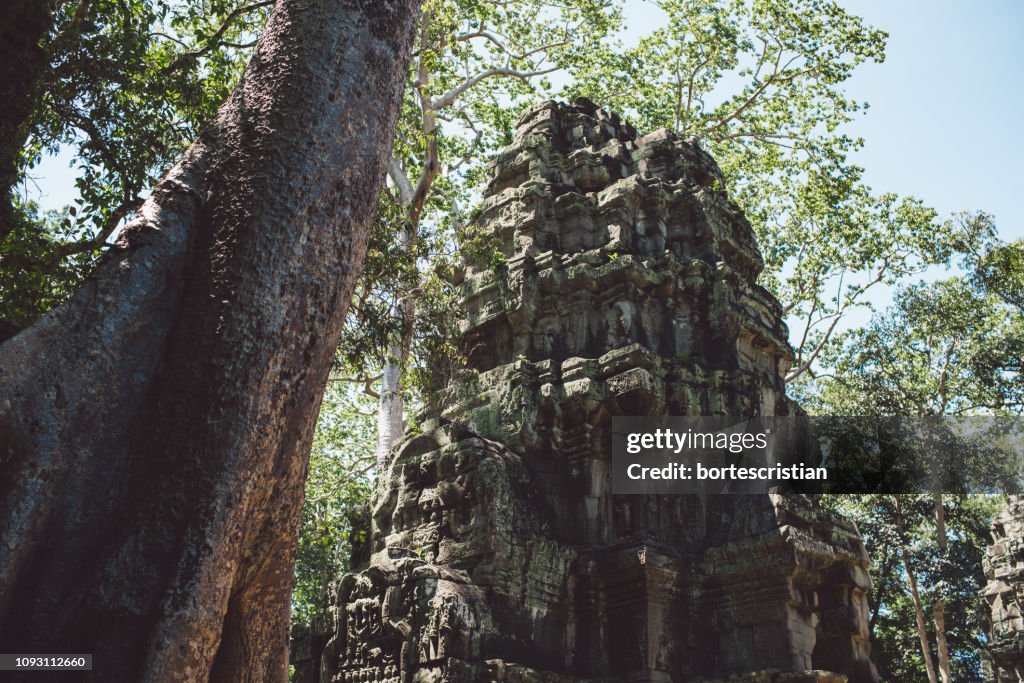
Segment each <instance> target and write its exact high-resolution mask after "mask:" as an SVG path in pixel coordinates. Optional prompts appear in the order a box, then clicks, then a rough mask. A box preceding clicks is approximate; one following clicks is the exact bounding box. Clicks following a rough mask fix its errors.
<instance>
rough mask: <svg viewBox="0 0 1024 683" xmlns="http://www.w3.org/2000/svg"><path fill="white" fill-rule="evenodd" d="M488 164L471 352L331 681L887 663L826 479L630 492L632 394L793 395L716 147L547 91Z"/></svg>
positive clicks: (527, 681) (379, 542)
mask: <svg viewBox="0 0 1024 683" xmlns="http://www.w3.org/2000/svg"><path fill="white" fill-rule="evenodd" d="M489 177H490V180H489V184H488V186H487V190H486V195H485V199H484V201H483V204H482V209H481V211H480V213H479V216H478V217H477V219H476V222H475V230H477V231H478V233H477V234H478V235H481V236H485V237H489V238H490V239H491V241H490V243H491V244H493V247H494V249H495V250H496V251H495V252H494V253H495V254H498V255H500V257H498V258H495V257H494V254H492V255H491V257H489V258H485V257H484V256H479V257H477V256H471V257H470V258H468V259H467V262H466V263H465V269H464V273H463V275H462V278H461V284H460V286H461V291H462V306H461V310H460V311H459V315H461V317H462V323H461V326H460V330H461V339H462V344H463V348H464V350H465V354H466V357H467V359H468V366H467V367H466V368H465V369H464V370H462V371H461V372H459V373H458V374H457V375H456V376H455V377H454V378H453V379H452V381H451V382H450V383H448V386H447V387H446V388H445V389H443V390H441V391H439V392H438V393H437V394H436V395H435V396H433V397H432V402H431V406H430V407H429V409H428V410H427V414H426V419H425V420H423V421H422V422H421V424H420V425H419V427H420V430H419V431H418V433H415V434H409V435H407V436H406V437H405V438H404V440H403V441H402V442H401V443H400V444H399V445H398V446H397V447H396V448H395V449H394V450H393V451H392V454H391V457H390V459H389V461H388V463H387V467H386V468H385V470H384V471H383V472H381V473H380V474H379V477H378V480H377V482H376V487H375V490H374V494H373V499H372V511H371V516H372V521H371V528H370V530H369V536H368V540H367V547H365V548H361V549H359V552H358V553H357V555H358V558H357V563H356V565H355V566H356V571H354V572H353V573H351V574H349V575H347V576H345V577H344V579H343V580H342V581H341V584H340V589H339V596H338V611H337V624H336V631H335V633H334V634H333V636H332V638H331V640H330V642H329V643H328V644H327V646H326V649H325V651H324V655H323V659H322V673H321V680H322V681H325V682H326V681H330V682H332V683H334V682H337V683H351V682H355V681H366V682H371V681H372V682H375V683H412V682H416V683H427V682H441V681H446V682H451V683H469V682H476V681H507V682H509V683H512V682H515V683H583V682H584V681H589V682H593V683H597V682H598V681H602V682H610V681H633V682H637V683H639V682H649V683H655V682H668V681H673V682H678V681H702V682H705V683H709V682H711V681H747V682H750V683H754V682H760V683H768V682H772V683H797V682H799V683H812V682H814V683H826V682H828V683H839V682H840V681H850V682H853V683H868V682H871V681H875V680H877V675H876V673H875V671H874V667H873V666H872V664H871V662H870V659H869V652H868V649H869V644H868V625H867V612H868V607H867V599H866V594H867V591H868V590H869V587H870V580H869V578H868V572H867V567H868V559H867V555H866V552H865V550H864V546H863V543H862V541H861V539H860V537H859V535H858V533H857V531H856V528H855V527H854V526H853V525H852V524H851V523H849V522H847V521H845V520H843V519H842V518H839V517H837V516H835V515H833V514H831V513H829V512H827V511H826V510H824V509H822V508H821V507H819V506H818V505H817V504H816V503H815V501H814V500H813V499H812V498H810V497H806V496H795V495H782V494H777V493H772V494H765V495H727V496H726V495H723V496H708V497H703V498H702V497H698V496H695V495H664V496H653V495H651V496H642V495H631V496H626V495H618V496H615V495H612V493H611V490H610V487H611V477H610V444H611V436H610V431H611V418H612V417H613V416H629V415H728V416H740V417H752V416H759V415H787V414H792V413H793V412H794V411H795V410H796V408H795V406H794V405H793V404H792V403H791V401H789V400H788V399H787V398H786V395H785V391H784V386H783V380H782V377H783V376H784V374H785V372H786V370H787V367H788V363H789V362H790V356H791V351H790V349H789V347H788V345H787V341H786V339H787V333H786V329H785V327H784V325H783V322H782V320H781V315H782V314H781V307H780V305H779V303H778V301H776V300H775V299H774V298H773V297H772V295H771V294H769V293H768V291H766V290H765V289H764V288H762V287H761V286H759V285H758V284H757V283H756V278H757V275H758V273H759V271H760V270H761V268H762V259H761V255H760V253H759V251H758V248H757V244H756V242H755V238H754V233H753V231H752V229H751V227H750V225H749V224H748V222H747V221H746V219H745V218H744V216H743V214H742V213H741V212H740V210H739V209H738V208H737V207H736V205H735V204H733V203H732V202H731V201H730V200H729V199H728V197H727V195H726V193H725V191H724V183H723V179H722V174H721V172H720V170H719V169H718V167H717V166H716V164H715V162H714V161H713V159H712V158H711V157H710V156H709V155H708V154H707V153H706V152H704V151H703V150H701V148H700V147H699V146H698V145H697V144H695V143H692V142H688V141H686V140H683V139H681V138H679V137H678V136H676V135H674V134H672V133H670V132H668V131H666V130H661V131H657V132H655V133H652V134H650V135H645V136H640V135H638V134H637V132H636V131H635V130H633V129H632V127H631V126H630V125H629V124H627V123H624V122H622V121H620V119H619V118H618V117H617V116H616V115H614V114H609V113H607V112H605V111H603V110H601V109H599V108H597V107H595V106H594V105H593V104H592V103H590V102H587V101H585V100H577V101H576V102H574V103H573V104H571V105H567V104H563V103H556V102H547V103H544V104H541V105H539V106H537V107H534V108H532V109H530V110H529V111H527V112H526V113H525V114H524V115H523V116H522V117H521V119H520V120H519V123H518V130H517V132H516V136H515V141H514V142H513V143H512V145H511V146H510V147H509V148H508V149H506V150H505V151H504V152H502V153H501V154H500V155H499V156H498V157H497V158H496V159H495V160H494V161H493V163H492V165H491V167H490V176H489ZM1017 614H1018V616H1017V622H1016V623H1017V624H1018V627H1019V623H1020V621H1019V612H1018V613H1017ZM1017 633H1018V634H1019V630H1018V631H1017ZM1018 637H1019V636H1018ZM1018 661H1019V660H1018Z"/></svg>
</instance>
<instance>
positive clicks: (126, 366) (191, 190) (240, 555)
mask: <svg viewBox="0 0 1024 683" xmlns="http://www.w3.org/2000/svg"><path fill="white" fill-rule="evenodd" d="M416 5H417V3H416V2H415V1H414V0H401V1H399V0H390V1H389V2H378V1H376V0H281V1H280V2H279V3H278V6H277V7H276V9H275V11H274V13H273V15H272V17H271V19H270V21H269V23H268V25H267V28H266V30H265V31H264V34H263V36H262V37H261V39H260V42H259V44H258V46H257V48H256V50H255V54H254V56H253V59H252V61H251V62H250V64H249V67H248V68H247V70H246V73H245V75H244V76H243V78H242V81H241V82H240V84H239V86H238V88H237V89H236V91H235V92H234V93H233V94H232V96H231V97H230V98H229V100H228V101H227V102H226V103H225V105H224V106H223V107H222V108H221V111H220V112H219V113H218V115H217V117H216V119H215V120H214V122H213V124H212V125H211V127H210V128H209V129H208V130H207V131H206V132H205V133H204V134H203V135H202V136H201V137H200V139H199V140H198V141H197V142H196V143H195V144H194V145H193V146H192V147H191V148H190V149H189V151H188V152H187V153H186V155H185V157H184V158H183V159H182V160H181V161H180V162H179V163H178V164H177V166H175V168H174V169H172V170H171V171H170V173H169V174H168V175H167V176H166V177H165V178H164V179H163V180H162V181H161V182H160V183H159V184H158V185H157V186H156V187H155V188H154V190H153V193H152V195H151V197H150V198H149V199H148V200H147V201H146V203H145V204H144V206H143V207H142V208H141V209H140V211H139V213H138V214H137V215H136V217H135V218H134V219H133V220H132V221H131V223H130V224H129V225H128V226H127V227H126V229H125V230H124V234H123V236H122V237H121V239H120V240H119V242H118V245H117V247H116V248H115V249H113V250H112V253H110V254H109V255H108V256H107V257H106V258H105V260H104V261H103V263H102V264H101V265H100V267H99V268H98V270H97V272H96V274H95V275H94V276H93V277H92V278H91V279H90V280H89V281H87V282H86V283H85V285H84V286H83V287H82V289H81V290H80V291H79V292H77V293H76V294H75V296H74V297H73V298H72V299H71V300H70V301H69V302H68V303H67V304H66V305H64V306H62V307H60V308H59V309H57V310H55V311H53V312H52V313H50V314H48V315H47V316H45V317H44V318H42V319H41V320H40V321H39V322H37V323H36V324H35V325H33V326H31V327H30V328H28V329H26V330H25V331H23V332H21V333H20V334H18V335H17V336H15V337H13V338H11V339H9V340H8V341H6V342H4V343H3V345H2V346H0V491H2V492H3V495H2V496H0V548H2V549H3V551H2V552H0V643H3V644H4V649H5V651H8V652H18V651H20V652H36V653H46V652H51V653H66V652H77V653H83V652H84V653H93V654H94V655H95V657H96V658H95V669H94V671H93V673H92V680H101V681H139V680H142V681H161V682H162V681H203V680H218V681H273V680H276V681H284V680H286V677H287V643H288V621H289V602H290V592H291V585H292V575H293V565H294V555H295V547H296V538H297V533H298V526H299V513H300V510H301V505H302V496H303V485H304V481H305V475H306V470H307V467H308V456H309V447H310V442H311V438H312V433H313V426H314V423H315V420H316V415H317V411H318V408H319V404H320V399H321V397H322V394H323V389H324V385H325V383H326V380H327V374H328V371H329V368H330V365H331V361H332V359H333V354H334V349H335V346H336V344H337V341H338V337H339V336H340V334H341V329H342V323H343V321H344V317H345V314H346V310H347V307H348V303H349V301H350V298H351V295H352V289H353V286H354V280H355V276H356V274H357V271H358V269H359V266H360V265H361V263H362V259H363V256H364V253H365V248H366V240H367V237H368V231H369V226H370V221H371V217H372V212H373V210H374V207H375V206H376V198H377V194H378V192H379V191H380V187H381V183H382V181H383V178H384V171H385V166H386V162H387V159H388V156H389V153H390V150H391V143H392V138H393V135H394V129H395V124H396V121H397V112H398V105H399V101H400V96H401V92H402V84H403V82H404V80H405V76H406V60H407V59H408V55H409V52H410V46H411V38H412V30H413V25H414V21H415V14H416ZM44 679H45V674H38V673H33V674H28V676H27V677H26V679H25V680H31V681H40V680H44ZM60 680H65V679H60Z"/></svg>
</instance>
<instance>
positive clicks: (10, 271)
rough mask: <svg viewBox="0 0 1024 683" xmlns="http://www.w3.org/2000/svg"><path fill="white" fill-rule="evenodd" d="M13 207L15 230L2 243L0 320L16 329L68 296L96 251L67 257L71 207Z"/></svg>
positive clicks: (71, 230)
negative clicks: (55, 209) (47, 208)
mask: <svg viewBox="0 0 1024 683" xmlns="http://www.w3.org/2000/svg"><path fill="white" fill-rule="evenodd" d="M14 209H15V211H14V218H15V223H14V229H13V230H12V231H11V233H10V234H9V235H8V236H7V239H6V240H4V241H3V242H0V321H4V322H6V323H7V324H9V325H14V326H16V327H19V328H20V327H25V326H27V325H29V324H31V323H32V322H34V321H35V320H36V318H38V317H39V316H41V315H43V314H44V313H46V312H47V311H49V310H50V309H51V308H53V307H55V306H57V305H58V304H59V303H61V302H62V301H64V300H65V299H66V298H68V297H69V296H71V294H72V293H73V292H74V291H75V289H76V288H77V287H78V284H79V283H80V282H81V281H82V279H83V278H85V276H86V275H87V274H88V272H89V271H90V270H91V268H92V265H93V261H94V260H95V257H96V253H97V250H89V251H80V252H77V253H73V254H67V253H66V245H67V244H68V242H69V241H73V240H74V239H75V238H76V236H77V230H76V228H75V225H74V214H73V211H74V209H73V207H67V208H65V209H64V211H62V212H58V211H50V212H47V213H46V214H45V215H43V214H41V213H40V211H39V207H38V206H36V204H34V203H31V202H29V203H25V204H21V203H19V204H16V205H15V207H14Z"/></svg>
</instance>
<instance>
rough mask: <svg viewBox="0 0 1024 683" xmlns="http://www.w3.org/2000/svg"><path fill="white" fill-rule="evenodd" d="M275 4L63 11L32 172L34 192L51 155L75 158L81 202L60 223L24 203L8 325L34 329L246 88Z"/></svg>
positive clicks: (90, 5)
mask: <svg viewBox="0 0 1024 683" xmlns="http://www.w3.org/2000/svg"><path fill="white" fill-rule="evenodd" d="M270 4H271V3H269V2H255V3H246V2H245V1H244V0H242V1H225V0H215V1H213V2H202V3H199V2H169V1H166V0H125V1H122V0H116V1H115V0H92V1H84V2H78V3H56V4H55V8H56V9H55V10H54V11H55V27H54V30H53V31H52V33H51V34H50V35H49V36H48V37H47V38H46V41H45V45H44V48H45V49H46V52H47V55H48V58H49V67H48V69H47V70H46V72H45V74H44V75H43V78H42V82H41V83H39V84H38V87H39V91H40V92H41V93H42V94H43V95H42V97H41V98H40V101H39V105H38V106H37V108H36V111H35V113H34V115H33V116H32V119H31V120H30V121H29V122H28V126H29V130H30V135H29V140H28V144H27V145H26V146H25V147H24V149H23V150H22V153H21V170H22V173H23V175H24V177H25V178H26V180H25V183H26V185H27V184H30V183H31V182H32V181H31V177H32V168H33V167H34V166H35V165H36V164H37V163H38V162H39V161H40V160H41V159H42V157H43V155H44V154H55V153H57V152H58V151H60V150H64V151H65V152H68V151H70V153H71V155H72V158H73V164H74V166H75V168H76V180H75V189H76V191H77V198H76V199H75V202H74V204H73V205H72V206H70V207H66V208H65V209H64V210H63V212H62V214H61V215H59V216H39V215H38V212H37V211H36V210H35V209H34V208H33V207H32V206H31V205H30V204H26V203H25V202H24V201H23V200H20V199H18V198H17V197H15V198H14V202H15V205H16V206H15V209H16V213H17V214H18V216H19V218H18V220H19V225H18V231H19V235H18V236H16V237H14V238H13V239H10V240H5V243H4V244H3V245H2V252H0V254H2V258H0V281H3V280H5V281H9V282H11V283H12V284H11V285H10V287H11V288H12V289H14V290H16V291H17V296H16V297H15V298H13V299H11V300H7V299H5V300H4V310H3V311H2V314H3V315H6V316H7V318H6V319H7V320H9V321H14V320H19V321H22V322H27V321H30V320H32V319H34V318H35V317H36V316H38V314H40V313H41V312H43V311H45V310H48V309H49V308H52V307H53V306H54V305H56V304H57V303H59V302H60V301H61V300H63V299H64V298H66V296H67V295H68V294H69V293H70V292H71V291H73V290H74V288H75V285H76V284H77V283H78V282H80V281H81V278H82V277H83V275H84V273H85V272H87V271H88V269H89V268H88V266H89V265H90V263H91V262H92V261H93V260H94V258H95V256H96V255H97V254H98V253H99V252H100V251H101V250H102V249H103V248H104V245H105V244H106V243H107V242H108V240H109V239H110V238H111V237H112V236H113V235H114V234H115V232H116V230H117V229H118V228H119V227H120V226H121V224H122V223H123V221H124V219H125V218H126V217H128V216H130V215H131V213H132V212H133V211H134V210H135V209H136V208H137V207H138V206H139V205H140V204H141V202H142V200H143V198H144V197H145V195H146V193H147V192H148V190H149V188H150V187H152V185H153V184H154V183H155V182H156V180H157V179H158V178H159V177H160V176H161V175H162V174H163V173H164V172H165V171H166V170H167V169H168V167H169V166H170V165H171V164H172V163H173V162H174V161H175V160H177V158H178V157H180V155H181V153H182V152H183V151H184V149H185V148H186V147H187V146H188V145H189V143H190V142H191V141H192V140H193V138H195V137H196V135H197V134H198V132H199V130H200V129H201V128H202V126H203V125H204V124H205V122H206V121H208V120H209V119H210V118H211V117H212V116H213V114H214V113H215V112H216V109H217V107H218V106H220V104H221V102H222V101H223V100H224V99H225V98H226V96H227V94H228V93H229V92H230V91H231V89H232V88H233V87H234V84H235V83H236V82H237V80H238V77H239V76H240V75H241V71H242V68H243V67H244V65H245V62H246V61H247V59H248V54H249V48H250V47H251V43H252V39H253V37H254V35H255V32H257V31H258V30H259V29H260V28H261V26H262V24H263V22H264V21H265V20H266V16H267V12H268V11H269V5H270ZM15 194H16V195H17V194H19V193H18V192H15ZM51 278H52V279H53V280H54V281H53V282H51V281H50V279H51Z"/></svg>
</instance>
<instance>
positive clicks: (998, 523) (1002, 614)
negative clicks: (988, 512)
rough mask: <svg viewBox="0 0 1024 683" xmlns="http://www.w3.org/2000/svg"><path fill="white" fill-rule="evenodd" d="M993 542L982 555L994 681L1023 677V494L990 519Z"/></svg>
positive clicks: (1009, 682) (1017, 680)
mask: <svg viewBox="0 0 1024 683" xmlns="http://www.w3.org/2000/svg"><path fill="white" fill-rule="evenodd" d="M992 539H993V541H994V542H993V544H992V545H991V546H989V548H988V552H987V553H986V555H985V558H984V559H983V566H984V569H985V578H986V579H988V582H987V583H986V584H985V589H984V591H983V592H982V598H983V599H984V601H985V604H986V606H987V607H988V615H987V616H988V622H989V623H988V626H989V628H988V632H989V647H988V652H989V656H990V657H991V664H992V668H993V669H994V671H993V674H994V676H995V679H994V680H995V681H996V682H997V683H1021V682H1022V681H1024V496H1011V497H1010V505H1009V507H1008V508H1007V509H1006V510H1005V511H1003V512H1001V513H1000V514H998V515H996V518H995V519H994V520H992Z"/></svg>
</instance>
